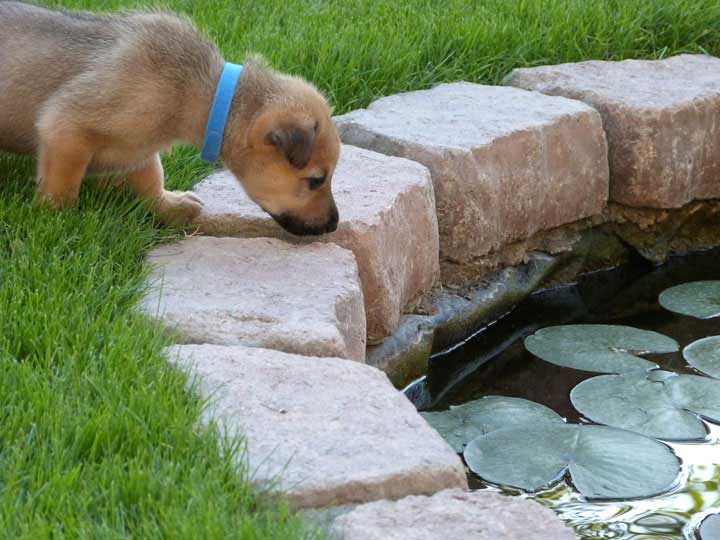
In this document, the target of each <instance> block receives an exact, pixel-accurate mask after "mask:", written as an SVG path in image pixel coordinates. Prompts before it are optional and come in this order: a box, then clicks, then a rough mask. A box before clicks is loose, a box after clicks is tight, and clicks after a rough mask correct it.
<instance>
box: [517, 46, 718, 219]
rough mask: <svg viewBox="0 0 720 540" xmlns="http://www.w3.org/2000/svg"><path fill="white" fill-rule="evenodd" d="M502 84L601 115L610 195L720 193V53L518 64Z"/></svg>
mask: <svg viewBox="0 0 720 540" xmlns="http://www.w3.org/2000/svg"><path fill="white" fill-rule="evenodd" d="M506 83H507V84H510V85H513V86H516V87H521V88H526V89H531V90H537V91H540V92H543V93H545V94H549V95H553V96H566V97H570V98H573V99H579V100H582V101H584V102H586V103H588V104H590V105H592V106H593V107H594V108H596V109H597V110H598V111H599V112H600V114H602V117H603V121H604V124H605V130H606V133H607V140H608V143H609V147H610V169H611V190H610V193H611V200H613V201H615V202H618V203H621V204H625V205H628V206H635V207H651V208H678V207H680V206H682V205H684V204H686V203H688V202H690V201H692V200H695V199H709V198H717V197H720V59H718V58H714V57H711V56H704V55H680V56H675V57H672V58H668V59H666V60H655V61H652V60H624V61H622V62H605V61H590V62H581V63H577V64H561V65H557V66H543V67H537V68H528V69H516V70H515V71H513V72H512V73H511V74H510V76H509V77H508V79H507V81H506Z"/></svg>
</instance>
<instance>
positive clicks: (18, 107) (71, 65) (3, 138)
mask: <svg viewBox="0 0 720 540" xmlns="http://www.w3.org/2000/svg"><path fill="white" fill-rule="evenodd" d="M224 64H225V61H224V60H223V58H222V57H221V55H220V53H219V51H218V50H217V48H216V47H215V45H213V44H212V43H210V42H209V41H208V40H206V39H205V38H203V37H202V36H201V35H199V34H198V32H197V31H196V30H195V29H194V28H193V27H192V25H191V24H190V23H189V22H187V21H185V20H183V19H181V18H178V17H175V16H172V15H167V14H161V13H142V14H128V15H124V16H110V15H94V14H89V13H65V12H58V11H51V10H47V9H44V8H41V7H38V6H34V5H30V4H25V3H21V2H12V1H3V0H0V150H6V151H10V152H16V153H23V154H32V153H37V156H38V195H39V197H40V198H42V199H43V200H47V201H49V202H50V203H51V204H53V205H55V206H57V207H62V206H66V205H71V204H73V202H74V201H75V199H76V198H77V196H78V191H79V188H80V183H81V182H82V179H83V177H84V176H85V175H86V173H88V172H121V173H127V183H128V185H129V186H130V188H131V189H132V190H133V191H135V192H136V193H137V194H138V195H140V196H141V197H144V198H147V199H152V200H154V201H156V202H157V206H158V210H159V212H160V215H161V217H162V218H164V219H165V220H168V221H170V220H172V221H190V220H192V219H194V218H195V217H196V216H197V215H198V214H199V212H200V210H201V207H202V203H201V201H200V200H199V199H198V198H197V197H196V196H195V195H193V194H192V193H187V192H183V193H181V192H170V191H166V190H164V189H163V169H162V165H161V163H160V158H159V152H160V151H162V150H165V149H167V148H169V147H170V146H171V145H172V144H173V143H175V142H178V141H184V142H188V143H191V144H194V145H196V146H200V145H202V143H203V138H204V134H205V128H206V123H207V120H208V114H209V111H210V107H211V104H212V102H213V98H214V94H215V89H216V86H217V82H218V79H219V77H220V73H221V72H222V69H223V66H224ZM339 149H340V143H339V139H338V135H337V131H336V129H335V126H334V125H333V123H332V120H331V118H330V110H329V107H328V105H327V103H326V101H325V99H324V98H323V97H322V96H321V95H320V93H319V92H318V91H317V90H316V89H315V88H314V87H312V86H311V85H310V84H308V83H307V82H305V81H303V80H302V79H299V78H297V77H291V76H287V75H282V74H279V73H277V72H274V71H272V70H271V69H270V68H268V67H267V66H266V65H264V63H263V62H262V61H260V60H257V59H250V60H249V61H247V62H246V63H245V69H244V70H243V72H242V75H241V77H240V80H239V82H238V85H237V88H236V90H235V93H234V97H233V100H232V105H231V108H230V113H229V116H228V120H227V124H226V127H225V132H224V139H223V144H222V147H221V152H220V157H221V158H222V160H223V162H224V163H225V164H226V166H227V167H228V168H229V169H230V170H231V171H232V172H233V173H234V174H235V175H236V176H237V177H238V179H239V180H240V182H241V184H242V186H243V187H244V189H245V190H246V191H247V193H248V195H249V196H250V197H251V198H252V199H253V200H254V201H255V202H257V203H258V204H259V205H260V206H261V207H262V208H263V209H264V210H265V211H266V212H268V213H269V214H271V215H272V216H273V217H274V218H275V219H276V220H277V221H278V222H279V223H280V224H281V225H282V226H283V227H284V228H285V229H287V230H288V231H290V232H292V233H295V234H300V235H302V234H320V233H324V232H330V231H333V230H335V228H336V226H337V221H338V214H337V209H336V207H335V202H334V200H333V197H332V193H331V189H330V184H331V179H332V175H333V171H334V169H335V165H336V163H337V159H338V154H339Z"/></svg>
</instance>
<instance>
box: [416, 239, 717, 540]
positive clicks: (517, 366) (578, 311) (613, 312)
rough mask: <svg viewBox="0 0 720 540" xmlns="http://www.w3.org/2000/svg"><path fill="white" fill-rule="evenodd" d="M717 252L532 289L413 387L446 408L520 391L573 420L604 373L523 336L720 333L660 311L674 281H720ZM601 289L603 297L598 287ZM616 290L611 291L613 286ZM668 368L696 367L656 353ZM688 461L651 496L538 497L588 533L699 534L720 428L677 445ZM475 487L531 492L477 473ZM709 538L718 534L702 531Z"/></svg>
mask: <svg viewBox="0 0 720 540" xmlns="http://www.w3.org/2000/svg"><path fill="white" fill-rule="evenodd" d="M719 255H720V250H714V251H713V252H708V253H705V254H700V255H695V256H692V257H688V258H685V259H679V260H674V261H672V262H671V263H670V264H669V265H667V266H666V267H664V268H662V267H661V268H655V269H653V270H651V271H649V272H648V271H647V270H646V269H645V270H643V271H637V272H635V271H632V269H630V270H628V269H621V270H619V271H618V272H617V273H615V274H613V275H610V274H606V275H598V276H591V277H590V279H588V280H585V281H584V282H583V281H582V280H581V282H580V283H579V284H577V285H576V286H574V287H568V288H566V289H563V290H562V291H552V292H545V293H542V294H539V295H535V296H534V297H533V298H531V299H530V300H528V301H526V302H525V303H524V304H523V305H521V306H519V307H518V309H516V310H515V311H514V312H513V313H512V314H510V315H509V316H508V317H506V318H505V319H503V320H501V321H500V322H498V324H495V325H493V326H492V327H488V329H486V331H480V332H479V333H478V335H477V337H476V338H475V339H474V340H473V341H471V342H469V343H468V344H466V345H464V346H463V347H462V348H460V349H457V350H455V351H453V352H452V353H451V354H447V355H439V356H438V357H436V358H435V359H434V360H433V362H432V363H431V367H430V372H429V374H428V376H427V377H426V378H425V379H424V380H421V381H419V382H418V383H417V384H415V385H412V386H411V387H410V388H408V389H407V391H406V394H407V395H408V397H409V398H410V399H411V400H412V401H413V402H414V403H415V404H416V406H418V408H420V409H435V410H442V409H445V408H447V407H448V406H449V405H456V404H460V403H465V402H467V401H470V400H472V399H477V398H480V397H482V396H486V395H504V396H513V397H521V398H525V399H530V400H533V401H537V402H539V403H543V404H544V405H547V406H549V407H550V408H552V409H554V410H555V411H556V412H558V413H560V414H561V415H562V416H564V417H565V418H567V419H568V421H570V422H578V421H582V419H581V418H580V417H579V415H578V413H577V411H575V409H574V408H573V407H572V404H571V403H570V400H569V392H570V390H571V389H572V388H573V387H574V386H575V385H577V384H578V383H580V382H581V381H582V380H585V379H587V378H589V377H593V376H596V375H597V374H592V373H586V372H580V371H576V370H572V369H568V368H561V367H559V366H554V365H552V364H548V363H546V362H542V361H541V360H539V359H537V358H535V357H533V356H532V355H530V354H529V353H528V352H527V351H526V350H525V349H524V347H523V345H522V338H523V337H524V336H525V335H528V334H530V333H532V332H534V331H535V330H537V329H538V328H540V327H543V326H550V325H553V324H566V323H570V322H592V323H612V324H626V325H629V326H634V327H636V328H643V329H647V330H655V331H658V332H661V333H663V334H665V335H669V336H671V337H673V338H675V339H676V340H677V341H678V342H679V343H680V345H681V346H682V347H684V346H686V345H688V344H689V343H691V342H692V341H694V340H696V339H700V338H703V337H707V336H709V335H717V334H720V320H718V319H715V320H711V321H698V320H696V319H692V318H689V317H681V316H678V315H675V314H672V313H669V312H667V311H664V310H661V309H660V308H659V306H658V305H657V302H656V299H657V295H658V294H659V293H660V292H661V291H662V290H664V289H665V288H667V287H670V286H672V285H676V284H679V283H684V282H687V281H694V280H700V279H720V256H719ZM599 290H600V291H601V293H604V294H601V293H599V292H598V291H599ZM610 291H612V292H610ZM648 358H649V359H652V360H653V361H655V362H657V363H658V364H659V366H660V367H661V369H667V370H669V371H675V372H678V373H692V372H693V371H692V370H691V369H690V368H688V367H687V365H686V363H685V361H684V359H683V358H682V355H681V354H680V353H678V354H670V355H653V356H649V357H648ZM670 446H671V447H672V448H673V450H674V451H675V453H676V454H677V455H678V456H679V457H680V458H681V459H682V461H683V475H682V477H681V478H680V482H679V484H678V486H677V488H676V489H675V490H674V491H672V492H670V493H667V494H665V495H662V496H658V497H654V498H651V499H644V500H635V501H618V502H591V501H586V500H585V499H583V498H582V497H581V496H580V495H579V494H578V493H577V492H576V491H574V490H573V489H572V487H570V486H568V485H562V484H561V485H558V486H556V487H555V488H554V489H552V490H548V491H545V492H542V493H538V494H536V495H535V496H534V497H533V498H534V499H535V500H537V501H538V502H540V503H541V504H543V505H545V506H548V507H550V508H552V509H553V510H554V511H555V512H557V514H558V515H559V516H560V517H561V518H562V519H563V520H564V521H566V522H567V523H568V524H569V525H571V526H572V527H573V528H574V529H575V530H576V532H577V534H578V536H579V537H580V538H582V539H583V540H609V539H614V540H683V539H687V540H696V539H697V536H696V530H697V528H698V527H699V525H700V522H701V520H702V518H703V517H704V516H705V515H707V514H708V513H712V512H718V511H720V493H718V485H719V484H720V427H718V426H713V427H711V428H710V437H709V442H706V443H703V444H676V443H673V444H670ZM470 484H471V486H472V487H473V488H475V489H481V490H493V491H500V492H503V493H505V494H507V495H513V496H521V497H528V495H522V494H518V493H517V492H510V491H507V490H503V489H501V488H497V487H491V486H487V485H485V484H483V483H482V482H480V481H479V480H478V479H477V478H474V477H473V478H470ZM703 540H720V537H719V538H705V539H703Z"/></svg>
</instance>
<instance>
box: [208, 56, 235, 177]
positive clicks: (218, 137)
mask: <svg viewBox="0 0 720 540" xmlns="http://www.w3.org/2000/svg"><path fill="white" fill-rule="evenodd" d="M242 70H243V67H242V66H240V65H238V64H231V63H230V62H226V63H225V67H224V68H223V71H222V74H221V75H220V81H218V85H217V89H216V90H215V99H214V100H213V103H212V107H211V108H210V116H208V122H207V128H205V140H204V141H203V147H202V152H201V153H200V157H201V158H202V159H203V160H205V161H209V162H211V163H215V162H216V161H217V160H218V158H219V157H220V149H221V148H222V142H223V134H224V133H225V124H226V123H227V117H228V113H229V112H230V104H231V103H232V99H233V95H235V87H236V86H237V83H238V80H239V79H240V74H241V73H242Z"/></svg>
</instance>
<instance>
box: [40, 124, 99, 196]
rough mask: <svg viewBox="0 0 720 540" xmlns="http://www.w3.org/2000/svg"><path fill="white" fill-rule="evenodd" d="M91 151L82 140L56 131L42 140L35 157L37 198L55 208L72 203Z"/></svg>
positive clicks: (88, 162) (90, 156) (78, 189)
mask: <svg viewBox="0 0 720 540" xmlns="http://www.w3.org/2000/svg"><path fill="white" fill-rule="evenodd" d="M91 159H92V152H91V151H90V149H89V148H87V146H86V145H85V144H84V143H83V140H82V138H81V137H75V136H73V134H71V133H62V132H57V133H53V134H52V135H51V136H50V137H47V138H45V139H44V140H42V142H41V144H40V152H39V156H38V179H37V181H38V187H37V196H38V198H39V199H40V200H43V201H46V202H48V203H50V204H51V205H52V206H53V207H55V208H64V207H67V206H71V205H72V204H74V203H75V200H76V199H77V197H78V193H79V192H80V184H81V183H82V180H83V177H84V176H85V171H86V170H87V168H88V165H89V164H90V160H91Z"/></svg>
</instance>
